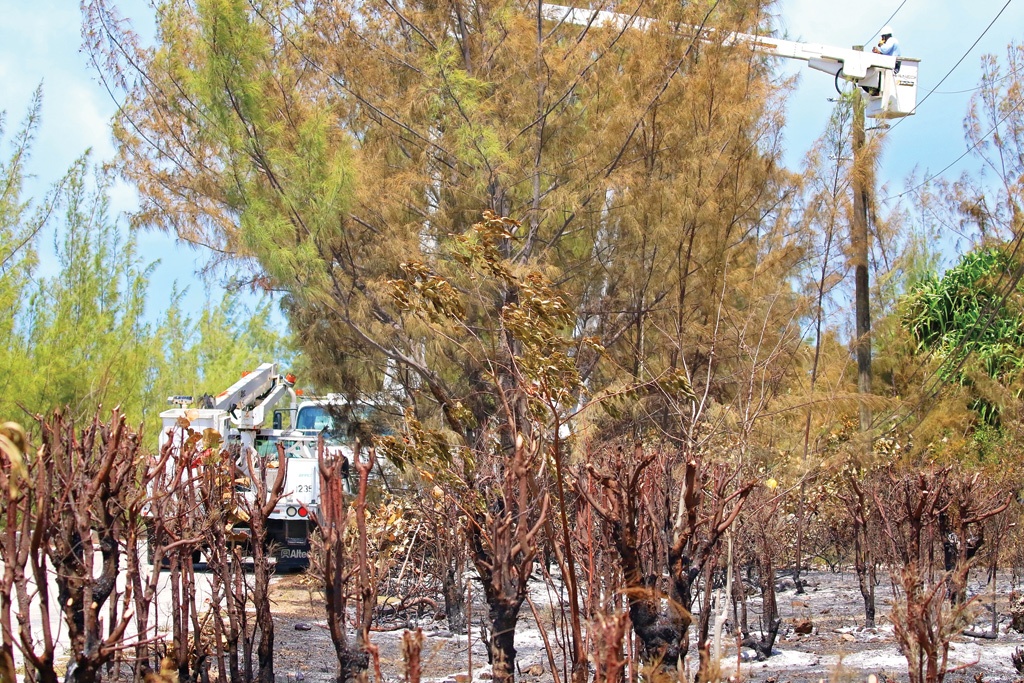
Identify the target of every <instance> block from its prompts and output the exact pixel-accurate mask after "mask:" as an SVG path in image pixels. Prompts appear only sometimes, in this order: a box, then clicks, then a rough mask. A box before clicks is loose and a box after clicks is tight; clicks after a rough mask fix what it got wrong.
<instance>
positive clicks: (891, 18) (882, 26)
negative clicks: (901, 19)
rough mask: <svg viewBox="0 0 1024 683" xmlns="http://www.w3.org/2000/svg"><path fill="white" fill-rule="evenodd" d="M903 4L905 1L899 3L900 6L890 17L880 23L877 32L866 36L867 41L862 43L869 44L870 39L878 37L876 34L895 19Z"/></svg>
mask: <svg viewBox="0 0 1024 683" xmlns="http://www.w3.org/2000/svg"><path fill="white" fill-rule="evenodd" d="M905 4H907V0H903V2H901V3H900V6H899V7H897V8H896V9H895V10H894V11H893V13H892V14H890V15H889V18H888V19H886V20H885V21H883V22H882V25H881V26H879V27H878V31H875V32H874V33H872V34H871V35H870V36H868V39H867V40H866V41H864V42H865V43H868V42H870V41H871V39H872V38H874V37H875V36H877V35H878V33H879V31H881V30H882V29H883V28H885V27H886V26H887V25H888V24H889V23H891V22H892V20H893V19H895V18H896V15H897V14H899V13H900V10H901V9H903V6H904V5H905Z"/></svg>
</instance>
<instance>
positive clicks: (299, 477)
mask: <svg viewBox="0 0 1024 683" xmlns="http://www.w3.org/2000/svg"><path fill="white" fill-rule="evenodd" d="M294 384H295V377H294V376H292V375H282V374H280V373H279V372H278V370H277V365H276V364H274V363H264V364H262V365H260V366H259V367H258V368H256V370H254V371H252V372H247V373H245V374H244V375H243V376H242V378H241V379H239V380H238V381H237V382H235V383H234V384H233V385H231V386H230V387H229V388H228V389H226V390H224V391H223V392H221V393H220V394H218V395H217V396H214V397H203V398H202V399H200V401H199V402H198V403H199V405H200V407H198V408H190V407H188V406H189V405H190V404H191V403H192V402H193V401H192V397H191V396H172V397H170V398H169V399H168V401H169V402H171V403H174V404H176V405H177V406H178V407H176V408H173V409H170V410H165V411H164V412H162V413H160V419H161V423H162V428H161V433H160V447H161V448H162V447H163V446H164V444H165V443H167V442H168V441H169V440H173V441H174V442H175V443H174V444H173V446H172V455H173V457H175V458H180V457H192V456H194V454H187V453H185V452H184V449H185V448H186V444H187V443H188V442H187V440H186V438H185V434H184V431H183V430H182V429H181V428H180V426H181V425H183V424H188V425H189V427H191V428H192V430H193V431H195V432H198V433H203V432H205V431H206V430H213V431H214V432H216V433H217V434H218V435H219V436H220V440H221V447H222V448H224V449H225V450H226V451H227V452H229V453H233V454H237V455H236V456H235V462H236V465H237V467H238V470H239V472H240V473H241V474H243V475H244V476H246V477H249V478H250V479H251V478H252V477H253V475H254V474H258V473H255V472H250V471H249V463H250V462H251V461H252V458H250V455H251V456H252V457H253V458H255V457H256V456H260V457H261V458H262V459H264V460H265V461H266V462H268V466H267V467H266V468H265V481H266V486H267V490H269V489H270V488H271V487H272V486H273V484H274V481H275V479H276V476H277V455H276V452H277V445H278V444H281V445H283V446H284V448H285V454H286V456H287V457H288V468H287V475H286V476H287V480H286V481H285V484H284V492H283V495H282V498H281V500H280V502H279V503H278V504H277V507H276V508H275V509H274V511H273V513H272V514H271V515H270V519H269V520H268V522H267V535H268V541H269V542H270V544H271V547H272V548H273V549H274V557H275V559H276V564H277V567H278V569H286V568H292V567H304V566H307V565H308V563H309V533H310V531H311V529H312V527H313V524H314V522H313V521H312V518H314V517H315V515H316V511H317V508H318V505H319V502H320V477H319V471H318V460H317V438H318V436H319V433H320V431H322V430H323V428H324V427H325V426H329V425H328V422H329V412H330V411H329V410H328V409H329V404H330V403H331V402H330V401H324V400H312V401H302V402H299V401H298V397H297V395H296V392H295V390H294V388H293V385H294ZM285 397H288V398H289V399H290V400H289V406H288V408H286V409H283V410H282V409H278V410H274V406H276V405H277V404H278V403H279V402H281V401H282V400H283V399H284V398H285ZM325 416H327V417H325ZM285 418H287V426H286V425H285V421H286V419H285ZM268 419H269V420H270V424H268ZM300 427H308V428H300ZM329 448H331V449H336V448H341V449H342V451H343V454H344V455H345V456H346V457H351V453H350V452H346V451H345V449H344V447H343V446H341V445H340V444H338V443H337V441H336V440H335V441H333V442H332V443H331V445H330V446H329ZM171 466H172V465H171V464H169V467H171ZM244 495H246V496H248V497H249V498H250V500H251V499H252V497H253V496H254V495H255V491H253V490H250V491H245V492H244ZM240 526H242V527H244V525H240ZM237 531H239V532H240V533H239V534H237V535H239V536H244V535H245V534H246V530H245V529H244V528H240V529H238V530H237Z"/></svg>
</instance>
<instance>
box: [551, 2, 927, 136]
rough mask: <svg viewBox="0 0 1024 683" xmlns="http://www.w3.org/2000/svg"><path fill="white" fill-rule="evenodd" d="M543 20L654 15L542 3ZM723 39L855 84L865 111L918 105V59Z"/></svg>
mask: <svg viewBox="0 0 1024 683" xmlns="http://www.w3.org/2000/svg"><path fill="white" fill-rule="evenodd" d="M541 13H542V15H543V16H544V18H545V19H548V20H550V21H556V22H559V23H567V24H573V25H578V26H593V27H596V28H602V27H603V28H614V29H619V30H621V29H624V28H636V29H639V30H644V29H646V28H648V27H649V26H651V25H652V24H653V23H654V22H655V20H654V19H650V18H647V17H639V16H631V15H628V14H621V13H619V12H608V11H606V10H592V9H579V8H575V7H565V6H562V5H551V4H547V3H545V4H543V5H542V6H541ZM684 29H692V31H693V33H694V34H699V37H700V38H701V39H703V40H712V39H713V37H714V36H715V34H716V32H715V30H714V29H707V28H704V29H698V28H697V27H693V26H686V27H684ZM722 42H723V43H724V44H726V45H741V46H746V47H750V48H752V49H754V50H757V51H758V52H763V53H765V54H769V55H773V56H776V57H785V58H787V59H799V60H801V61H804V62H807V65H808V66H809V67H810V68H812V69H815V70H817V71H823V72H825V73H827V74H831V75H832V76H833V77H834V78H837V79H838V78H842V79H843V80H846V81H850V82H852V83H855V84H856V85H857V86H858V87H860V88H862V89H863V90H864V92H865V94H866V99H867V105H866V111H865V113H866V115H867V116H870V117H872V118H876V119H894V118H901V117H903V116H909V115H911V114H913V113H914V108H915V107H916V106H917V69H918V64H919V63H920V61H921V60H919V59H914V58H910V57H890V56H888V55H881V54H876V53H874V52H863V51H860V50H853V49H850V48H843V47H833V46H830V45H820V44H817V43H798V42H796V41H792V40H780V39H778V38H770V37H767V36H758V35H752V34H749V33H733V32H730V33H727V34H725V35H724V38H723V39H722Z"/></svg>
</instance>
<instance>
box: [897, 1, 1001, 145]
mask: <svg viewBox="0 0 1024 683" xmlns="http://www.w3.org/2000/svg"><path fill="white" fill-rule="evenodd" d="M1011 2H1013V0H1006V4H1005V5H1003V7H1002V9H1000V10H999V12H998V13H996V16H995V17H993V18H992V21H990V22H989V23H988V26H986V27H985V30H984V31H982V32H981V35H979V36H978V37H977V38H975V40H974V42H973V43H971V46H970V47H969V48H967V51H966V52H964V53H963V54H962V55H961V56H960V59H958V60H956V64H954V65H953V67H952V68H951V69H950V70H949V71H947V72H946V75H945V76H943V77H942V79H941V80H939V82H938V83H936V84H935V86H934V87H933V88H932V89H931V90H929V91H928V94H927V95H925V96H924V97H923V98H921V101H920V102H918V103H917V105H916V106H915V107H914V112H915V113H916V112H917V110H918V109H919V108H920V107H921V105H922V104H924V103H925V102H926V101H927V100H928V98H929V97H931V96H932V94H933V93H934V92H935V91H936V90H938V89H939V86H940V85H942V84H943V83H945V82H946V79H947V78H949V77H950V75H952V73H953V72H954V71H956V70H957V68H958V67H959V66H960V65H961V64H962V63H963V61H964V60H965V59H967V55H969V54H971V51H973V50H974V48H975V47H977V45H978V43H980V42H981V39H982V38H984V37H985V34H986V33H988V32H989V30H990V29H991V28H992V27H993V26H995V23H996V22H997V21H998V20H999V17H1001V16H1002V15H1003V12H1005V11H1006V8H1007V7H1009V6H1010V3H1011ZM900 6H901V7H902V5H900ZM905 119H906V117H904V118H903V119H900V120H899V121H897V122H896V124H895V125H894V126H893V127H892V128H890V129H889V130H890V131H893V130H896V128H898V127H899V125H900V124H901V123H903V121H904V120H905Z"/></svg>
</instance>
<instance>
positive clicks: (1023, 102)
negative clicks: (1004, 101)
mask: <svg viewBox="0 0 1024 683" xmlns="http://www.w3.org/2000/svg"><path fill="white" fill-rule="evenodd" d="M1021 105H1024V99H1021V100H1019V101H1018V102H1017V104H1015V105H1013V107H1012V108H1010V110H1009V111H1007V112H1006V114H1004V115H1003V117H1002V118H1001V119H999V120H998V121H996V124H995V125H994V126H992V128H991V129H990V130H989V131H988V132H987V133H985V134H984V135H983V136H981V137H980V138H978V140H977V141H975V143H974V144H973V145H971V146H970V147H968V148H967V149H966V150H965V151H964V153H963V154H961V155H960V156H958V157H957V158H956V159H954V160H953V161H951V162H949V163H948V164H946V166H945V167H943V169H942V170H941V171H938V172H937V173H933V174H932V175H930V176H928V177H927V178H925V179H924V180H922V181H921V182H920V183H919V184H917V185H915V186H914V187H912V188H910V189H909V190H905V191H903V192H900V193H899V194H893V195H889V196H888V197H885V198H884V199H881V200H879V201H882V202H887V201H889V200H890V199H899V198H900V197H903V196H906V195H908V194H910V193H911V192H917V191H918V190H920V189H921V188H922V187H924V186H925V185H927V184H928V183H930V182H931V181H933V180H935V179H936V178H938V177H939V176H941V175H942V174H943V173H945V172H946V171H948V170H949V169H951V168H952V167H953V166H956V165H957V164H958V163H960V161H961V160H963V158H964V157H966V156H967V155H968V154H970V153H971V152H973V151H974V150H975V149H977V148H978V146H979V145H981V143H983V142H984V141H985V140H987V139H988V138H989V136H991V135H992V134H993V133H995V132H996V131H997V130H999V126H1000V125H1001V124H1002V123H1003V121H1005V120H1006V119H1008V118H1009V117H1010V114H1012V113H1014V112H1015V111H1017V110H1018V109H1019V108H1020V107H1021ZM893 128H895V126H893ZM890 130H892V129H890Z"/></svg>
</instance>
